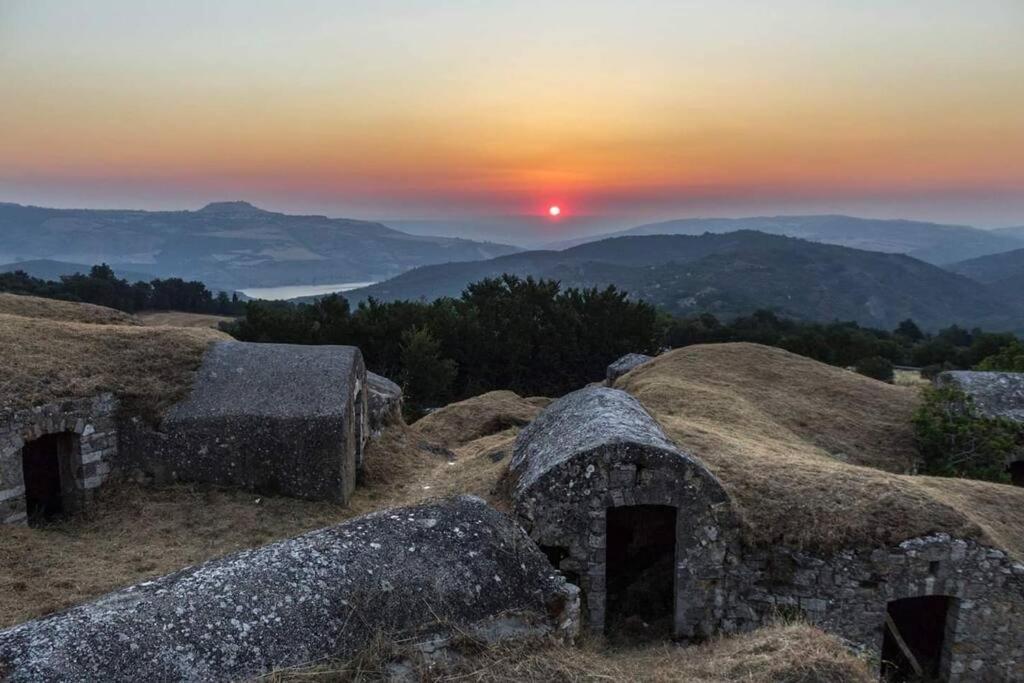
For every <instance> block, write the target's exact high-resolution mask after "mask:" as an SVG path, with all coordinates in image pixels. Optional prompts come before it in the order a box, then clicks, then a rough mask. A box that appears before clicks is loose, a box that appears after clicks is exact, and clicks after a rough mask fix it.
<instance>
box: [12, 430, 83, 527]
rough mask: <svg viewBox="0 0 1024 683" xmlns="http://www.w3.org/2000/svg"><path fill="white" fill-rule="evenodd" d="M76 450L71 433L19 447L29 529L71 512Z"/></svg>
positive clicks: (52, 436)
mask: <svg viewBox="0 0 1024 683" xmlns="http://www.w3.org/2000/svg"><path fill="white" fill-rule="evenodd" d="M77 448H78V435H77V434H75V433H73V432H59V433H57V434H46V435H43V436H41V437H39V438H38V439H33V440H32V441H28V442H26V443H25V445H24V446H23V447H22V449H21V467H22V474H23V477H24V480H25V511H26V513H27V514H28V523H29V525H30V526H35V525H37V524H41V523H44V522H46V521H49V520H52V519H54V518H55V517H59V516H61V515H63V514H66V513H69V512H72V511H73V508H74V498H73V496H74V491H75V482H74V476H73V472H72V466H73V456H74V453H75V451H76V450H77Z"/></svg>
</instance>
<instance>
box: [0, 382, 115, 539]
mask: <svg viewBox="0 0 1024 683" xmlns="http://www.w3.org/2000/svg"><path fill="white" fill-rule="evenodd" d="M116 410H117V401H116V400H115V399H114V397H113V395H112V394H101V395H99V396H96V397H93V398H83V399H73V400H66V401H59V402H54V403H47V404H45V405H41V406H35V407H33V408H26V409H23V410H18V411H4V412H0V524H26V523H27V521H28V520H27V515H26V510H25V482H24V477H23V473H22V447H23V446H24V445H25V443H26V442H29V441H33V440H35V439H38V438H40V437H42V436H45V435H47V434H60V433H65V432H70V433H72V434H74V435H75V439H74V441H75V442H76V443H75V447H74V449H73V451H72V453H71V454H70V462H69V463H67V465H68V467H69V474H70V478H71V480H72V481H71V482H70V484H71V485H73V488H72V486H71V485H69V486H68V488H67V489H66V490H67V494H66V495H65V496H64V501H65V506H66V507H67V508H69V509H71V510H75V509H78V508H80V507H81V506H83V505H85V504H87V503H88V501H89V500H90V499H91V497H92V493H93V491H94V490H95V489H96V487H98V486H99V485H100V484H102V483H103V482H104V481H105V480H106V478H107V477H108V475H109V474H110V468H111V464H112V463H113V462H114V460H115V459H116V457H117V447H118V439H117V419H116V415H115V413H116Z"/></svg>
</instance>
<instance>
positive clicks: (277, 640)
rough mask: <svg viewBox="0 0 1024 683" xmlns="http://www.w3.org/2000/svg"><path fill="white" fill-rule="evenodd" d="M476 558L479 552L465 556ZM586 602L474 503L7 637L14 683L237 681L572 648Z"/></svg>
mask: <svg viewBox="0 0 1024 683" xmlns="http://www.w3.org/2000/svg"><path fill="white" fill-rule="evenodd" d="M467 549H470V550H469V551H467ZM577 625H578V591H577V589H576V588H575V587H574V586H572V585H570V584H568V583H566V581H565V579H564V578H562V577H561V576H560V575H559V574H558V573H557V572H555V571H553V570H552V568H551V566H550V565H549V564H548V562H547V560H546V559H545V558H544V556H543V555H542V554H541V553H540V552H538V551H537V549H536V548H535V547H534V546H533V545H532V544H531V543H530V542H529V540H528V539H526V538H525V536H524V534H523V531H522V530H521V529H520V528H519V527H518V526H517V525H516V524H514V523H513V522H512V520H510V519H509V518H508V517H506V516H505V515H503V514H501V513H499V512H498V511H497V510H495V509H494V508H491V507H490V506H488V505H487V504H486V503H485V502H484V501H482V500H480V499H479V498H474V497H472V496H461V497H458V498H453V499H449V500H446V501H441V502H436V503H429V504H425V505H420V506H416V507H408V508H395V509H388V510H383V511H380V512H376V513H373V514H369V515H365V516H363V517H357V518H355V519H352V520H349V521H348V522H345V523H343V524H340V525H337V526H334V527H329V528H326V529H321V530H318V531H313V532H311V533H308V534H305V535H303V536H298V537H296V538H291V539H288V540H284V541H280V542H278V543H274V544H271V545H268V546H264V547H262V548H256V549H254V550H246V551H243V552H239V553H235V554H233V555H229V556H227V557H224V558H220V559H216V560H212V561H210V562H207V563H205V564H202V565H199V566H197V567H190V568H188V569H184V570H182V571H179V572H176V573H174V574H170V575H168V576H164V577H162V578H158V579H154V580H151V581H146V582H145V583H141V584H138V585H135V586H131V587H129V588H125V589H122V590H119V591H117V592H115V593H111V594H110V595H107V596H105V597H103V598H100V599H99V600H96V601H95V602H92V603H88V604H85V605H80V606H78V607H74V608H72V609H70V610H67V611H65V612H61V613H58V614H54V615H52V616H48V617H44V618H42V619H37V620H34V621H29V622H26V623H23V624H20V625H18V626H15V627H13V628H9V629H7V630H4V631H0V676H2V677H3V679H4V680H9V681H83V682H84V681H98V680H103V681H139V680H149V681H239V680H250V679H253V678H255V677H258V676H260V675H261V674H266V673H269V672H271V671H273V670H277V669H283V668H287V667H292V666H300V665H303V664H310V663H313V662H322V661H323V660H326V659H328V658H341V659H345V658H349V657H352V656H354V655H356V654H358V653H360V652H361V651H363V650H365V649H367V648H368V647H370V646H371V645H372V643H373V641H374V639H375V638H377V637H378V636H381V637H386V638H391V639H393V641H394V642H396V643H399V642H401V643H405V644H406V645H407V646H409V647H410V648H413V649H415V648H416V645H417V644H420V648H419V649H420V650H421V651H422V652H424V653H426V654H428V653H437V654H439V655H440V654H441V653H443V652H444V651H445V650H446V649H447V645H448V643H449V641H450V639H451V638H452V637H454V636H459V637H463V638H467V637H468V638H473V639H475V640H478V641H483V642H487V641H494V640H501V639H506V638H516V637H530V636H540V635H545V636H555V637H563V638H572V637H573V636H574V635H575V633H576V628H577Z"/></svg>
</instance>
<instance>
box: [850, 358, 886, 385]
mask: <svg viewBox="0 0 1024 683" xmlns="http://www.w3.org/2000/svg"><path fill="white" fill-rule="evenodd" d="M854 369H855V370H856V371H857V372H858V373H860V374H862V375H864V376H865V377H870V378H872V379H877V380H879V381H881V382H889V383H890V384H891V383H892V380H893V377H894V376H895V373H894V372H893V367H892V361H891V360H889V359H888V358H882V357H881V356H872V357H870V358H861V359H860V360H859V361H857V364H856V365H854Z"/></svg>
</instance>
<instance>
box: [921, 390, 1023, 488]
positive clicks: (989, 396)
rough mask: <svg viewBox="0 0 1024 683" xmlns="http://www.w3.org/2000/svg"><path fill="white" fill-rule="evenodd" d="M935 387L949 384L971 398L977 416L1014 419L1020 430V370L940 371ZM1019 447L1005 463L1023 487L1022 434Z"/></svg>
mask: <svg viewBox="0 0 1024 683" xmlns="http://www.w3.org/2000/svg"><path fill="white" fill-rule="evenodd" d="M935 381H936V384H938V385H939V386H951V387H955V388H956V389H959V390H960V391H962V392H964V393H965V394H967V395H968V396H970V397H971V399H972V401H973V403H974V409H975V411H977V413H978V415H980V416H981V417H986V418H990V419H995V418H999V419H1004V420H1012V421H1013V422H1018V423H1020V425H1021V431H1022V432H1024V373H1019V372H975V371H968V370H960V371H950V372H943V373H940V374H939V376H938V377H936V380H935ZM1021 441H1022V443H1021V444H1020V448H1019V449H1017V451H1016V452H1015V453H1014V455H1012V456H1011V457H1010V459H1009V462H1007V463H1006V469H1007V471H1008V472H1009V473H1010V479H1011V481H1012V482H1013V484H1014V485H1015V486H1024V437H1022V439H1021Z"/></svg>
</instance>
